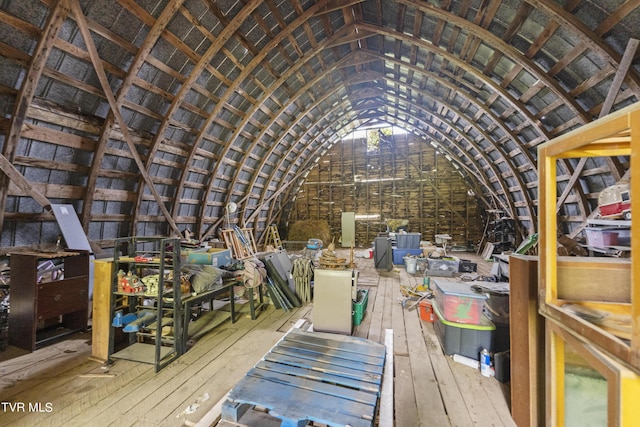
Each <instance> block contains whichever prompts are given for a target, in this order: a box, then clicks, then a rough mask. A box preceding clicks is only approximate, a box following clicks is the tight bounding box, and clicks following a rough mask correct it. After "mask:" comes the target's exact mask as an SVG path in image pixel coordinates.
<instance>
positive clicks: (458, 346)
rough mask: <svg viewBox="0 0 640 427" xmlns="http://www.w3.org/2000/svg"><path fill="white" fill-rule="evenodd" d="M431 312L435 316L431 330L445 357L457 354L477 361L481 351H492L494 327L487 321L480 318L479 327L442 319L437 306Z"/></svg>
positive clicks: (484, 318)
mask: <svg viewBox="0 0 640 427" xmlns="http://www.w3.org/2000/svg"><path fill="white" fill-rule="evenodd" d="M433 311H434V313H435V315H436V317H435V321H434V323H433V329H434V331H435V333H436V336H437V337H438V340H439V341H440V345H441V346H442V350H443V351H444V353H445V354H446V355H447V356H451V355H453V354H459V355H461V356H466V357H469V358H471V359H475V360H479V359H480V352H481V351H482V349H484V348H486V349H487V350H489V352H492V351H493V332H494V330H495V329H496V327H495V325H494V324H493V323H492V322H491V321H490V320H489V319H487V318H486V317H484V316H482V318H481V322H480V324H479V325H470V324H467V323H457V322H450V321H448V320H446V319H444V318H443V317H442V313H441V312H440V310H438V305H437V304H436V305H434V306H433Z"/></svg>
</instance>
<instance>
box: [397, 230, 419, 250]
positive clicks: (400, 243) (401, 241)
mask: <svg viewBox="0 0 640 427" xmlns="http://www.w3.org/2000/svg"><path fill="white" fill-rule="evenodd" d="M421 237H422V234H421V233H398V234H396V246H397V247H398V249H420V238H421Z"/></svg>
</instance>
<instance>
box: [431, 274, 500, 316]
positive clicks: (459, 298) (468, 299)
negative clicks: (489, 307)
mask: <svg viewBox="0 0 640 427" xmlns="http://www.w3.org/2000/svg"><path fill="white" fill-rule="evenodd" d="M432 282H433V283H434V286H432V287H433V289H434V295H435V299H436V306H437V307H438V309H439V310H440V312H441V313H442V315H443V318H444V319H445V320H448V321H450V322H460V323H468V324H476V325H477V324H479V323H480V318H481V314H482V307H483V306H484V301H485V299H486V298H487V296H486V295H485V294H479V293H477V292H474V291H473V290H472V289H471V287H470V286H469V285H468V284H466V283H462V282H453V281H447V280H442V279H434V280H433V281H432Z"/></svg>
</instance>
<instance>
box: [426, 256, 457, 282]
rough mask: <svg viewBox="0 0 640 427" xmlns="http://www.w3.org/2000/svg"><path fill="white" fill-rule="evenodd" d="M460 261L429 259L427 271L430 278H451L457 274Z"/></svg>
mask: <svg viewBox="0 0 640 427" xmlns="http://www.w3.org/2000/svg"><path fill="white" fill-rule="evenodd" d="M459 264H460V261H459V260H457V259H446V258H445V259H434V258H429V260H428V270H429V274H430V275H432V276H449V277H450V276H453V275H454V274H455V273H457V272H458V269H459V268H460V266H459Z"/></svg>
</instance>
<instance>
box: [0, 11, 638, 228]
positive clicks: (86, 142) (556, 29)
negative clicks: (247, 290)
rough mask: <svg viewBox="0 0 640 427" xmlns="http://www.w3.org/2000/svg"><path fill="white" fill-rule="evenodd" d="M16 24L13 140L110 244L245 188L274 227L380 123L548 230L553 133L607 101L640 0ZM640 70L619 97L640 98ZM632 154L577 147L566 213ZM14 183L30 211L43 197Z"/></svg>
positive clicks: (248, 207)
mask: <svg viewBox="0 0 640 427" xmlns="http://www.w3.org/2000/svg"><path fill="white" fill-rule="evenodd" d="M18 3H19V4H18ZM0 25H1V26H0V58H2V61H3V64H4V65H5V67H4V68H5V72H4V74H3V76H2V79H0V108H2V109H3V110H4V111H5V117H7V118H6V119H3V120H2V121H0V128H2V129H4V131H3V132H2V140H1V142H2V154H3V156H5V157H6V159H8V160H9V161H12V162H14V159H15V158H17V161H15V162H14V166H15V168H16V169H17V171H18V173H21V174H22V175H23V176H24V177H25V178H26V179H27V180H31V181H32V182H33V183H34V184H37V185H35V186H34V187H36V188H37V189H36V190H33V192H32V194H31V195H32V197H33V198H34V199H35V200H36V201H38V203H40V204H45V203H46V200H47V197H48V198H49V200H55V201H58V200H65V201H70V202H75V203H77V205H78V207H79V210H81V211H82V215H81V220H82V224H83V226H84V227H85V229H87V230H88V231H89V234H90V235H91V237H92V238H93V239H95V240H108V239H112V238H115V237H118V235H119V234H122V233H123V232H124V230H123V229H122V226H121V227H110V226H109V224H110V223H113V222H115V221H119V222H121V223H122V224H125V225H124V226H125V227H127V228H128V229H129V230H128V232H129V233H139V232H143V233H161V232H167V231H173V232H179V229H180V228H181V227H193V228H195V232H196V234H197V235H199V236H200V237H206V236H207V235H208V234H211V233H212V232H213V231H214V230H215V228H216V226H217V225H219V224H220V222H221V221H222V217H223V216H224V215H223V214H224V207H225V205H226V204H227V203H228V202H230V201H234V202H236V203H239V204H241V221H242V223H243V224H244V225H247V226H251V227H254V228H257V229H258V230H262V229H264V227H265V226H266V225H267V224H269V223H270V222H272V221H273V220H274V219H275V218H281V217H283V216H284V217H286V215H287V212H286V209H288V208H286V206H290V205H291V203H290V202H291V201H292V200H294V199H295V197H296V194H297V192H298V191H299V190H300V188H301V185H302V183H303V182H304V178H305V177H306V175H307V173H308V172H309V170H310V169H311V168H313V167H314V166H315V165H316V164H317V160H318V157H319V156H321V155H323V154H324V153H326V152H327V150H328V149H329V147H331V146H332V145H333V144H336V143H338V142H339V140H340V138H341V135H343V134H344V132H345V131H347V130H352V129H355V128H357V127H358V126H361V125H364V124H369V125H371V124H375V123H378V124H380V123H390V124H396V125H398V126H401V127H403V128H405V129H407V130H408V131H409V132H411V133H413V134H415V135H418V136H419V137H421V138H422V139H423V140H424V141H425V143H429V144H431V145H433V146H434V147H435V148H436V149H437V150H438V151H439V152H441V153H443V154H445V155H446V156H447V158H449V159H451V161H452V162H454V163H456V164H457V165H458V167H459V169H460V170H461V172H462V173H463V175H465V177H466V179H467V180H468V183H469V185H470V187H472V188H474V191H475V190H477V192H478V194H479V196H480V198H481V200H483V201H484V203H486V204H487V207H490V208H494V207H496V206H500V207H501V208H503V209H504V210H505V211H507V212H508V213H509V214H510V215H511V216H512V217H513V218H516V219H518V220H519V221H520V223H521V225H522V228H523V230H526V232H532V231H535V228H536V224H537V220H536V216H537V212H536V204H537V196H538V195H537V168H536V147H537V146H538V145H539V144H540V143H542V142H544V141H546V140H548V139H551V138H553V137H555V136H558V135H561V134H563V133H566V132H568V131H570V130H572V129H574V128H576V127H579V126H582V125H584V124H585V123H588V122H590V121H592V120H594V119H595V118H596V117H597V116H598V115H599V114H600V111H601V110H603V109H604V110H605V111H606V110H607V109H608V106H606V107H605V106H604V104H605V99H606V98H607V96H610V95H611V94H609V91H610V88H611V87H617V86H616V85H615V84H614V77H616V72H617V71H618V68H619V67H620V65H621V61H622V59H623V52H624V50H625V45H626V44H627V43H628V42H629V40H630V39H632V38H640V2H637V1H634V2H628V1H627V2H625V1H622V0H616V1H611V2H605V4H602V2H596V1H592V0H568V1H566V2H564V5H560V4H559V3H557V2H555V1H550V0H526V1H524V0H510V1H506V0H504V1H500V0H491V1H481V0H434V1H429V2H426V1H418V0H389V1H383V0H347V1H341V0H281V1H275V0H244V1H238V0H228V1H227V0H224V1H223V0H147V1H145V2H136V1H135V0H117V1H116V0H91V1H89V0H25V1H23V2H6V3H5V4H3V5H2V6H0ZM638 70H639V64H638V61H637V60H632V61H631V65H630V67H629V68H628V70H627V69H625V70H624V71H626V75H625V78H624V80H623V84H622V85H621V86H620V88H619V90H617V93H614V94H613V99H614V103H613V110H616V109H620V108H622V107H624V106H626V105H628V104H630V103H633V102H636V101H638V100H639V99H640V76H639V74H638ZM32 104H33V106H37V107H38V108H39V109H40V110H49V111H51V112H53V114H62V115H65V114H66V113H65V111H66V112H69V111H73V112H74V114H79V115H82V116H85V117H87V118H88V119H91V120H93V121H95V122H96V123H98V126H97V127H95V126H93V125H88V124H84V125H83V124H78V125H77V126H76V125H73V124H70V122H69V121H66V120H59V121H57V120H51V119H48V118H47V117H49V116H48V115H45V114H41V113H38V111H37V110H36V109H34V108H32ZM26 126H29V127H30V129H28V131H26V132H25V129H26V128H25V127H26ZM46 129H48V130H49V132H47V131H46ZM64 135H68V140H65V138H64ZM40 147H45V148H46V147H53V148H51V149H49V150H47V149H42V150H39V149H38V148H40ZM73 149H76V150H79V151H78V153H77V154H76V155H71V156H70V155H69V154H68V150H73ZM80 153H82V154H80ZM69 159H70V160H69ZM2 164H4V163H0V165H2ZM62 165H65V166H62ZM626 167H628V162H627V159H625V158H618V157H614V158H612V159H610V160H609V163H608V164H607V163H602V162H599V161H589V162H582V163H577V162H573V161H569V160H567V161H565V163H564V165H563V166H562V167H561V168H560V169H559V170H561V171H563V172H562V173H563V176H562V177H561V180H560V181H559V186H560V187H562V189H563V190H565V192H569V190H568V189H566V188H565V187H567V186H568V187H569V189H571V191H570V193H571V194H572V196H570V197H568V198H567V199H566V201H565V204H566V207H565V208H561V211H565V212H564V214H565V218H567V221H574V222H575V221H578V220H579V219H580V218H582V219H584V218H586V217H587V216H588V215H589V214H590V212H591V210H592V209H593V194H595V193H596V192H597V191H599V190H600V189H601V188H602V186H604V185H606V184H607V183H610V182H611V181H614V180H615V179H617V178H618V177H619V176H620V175H621V174H622V172H623V171H624V169H625V168H626ZM6 168H7V167H3V170H5V175H9V173H8V172H9V171H7V170H6ZM43 170H44V171H45V172H42V171H43ZM12 173H13V171H12ZM14 176H15V175H14ZM131 178H134V179H131ZM2 190H3V191H2V198H1V200H0V204H1V206H2V208H3V209H1V212H0V215H2V217H3V219H4V218H6V217H7V216H8V217H9V218H14V217H18V216H19V214H20V213H21V210H20V203H18V202H17V200H18V199H19V198H20V197H21V196H24V194H20V193H17V192H16V191H15V190H14V189H13V187H11V186H10V185H9V183H8V181H7V180H6V179H5V180H4V181H3V183H2ZM3 223H4V221H3ZM569 228H572V227H569Z"/></svg>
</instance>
